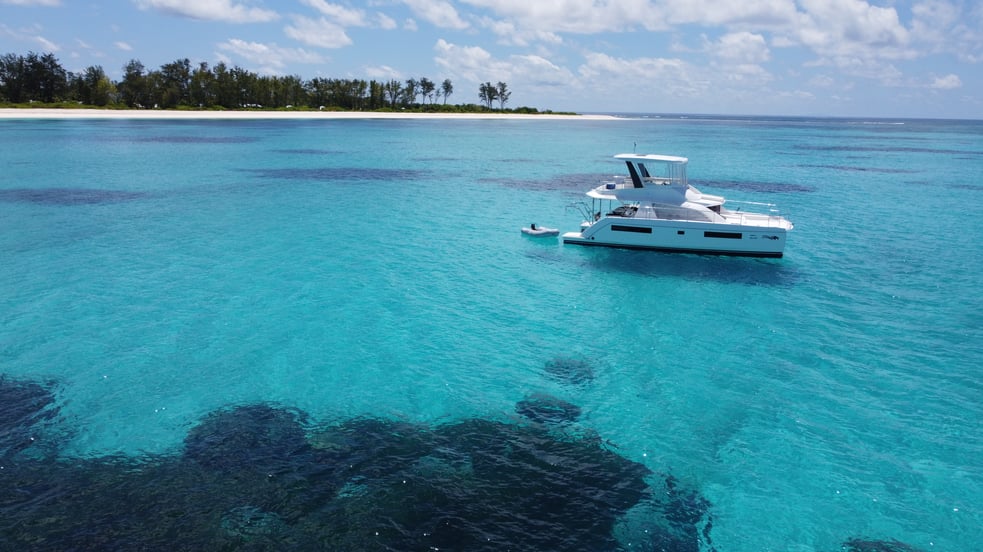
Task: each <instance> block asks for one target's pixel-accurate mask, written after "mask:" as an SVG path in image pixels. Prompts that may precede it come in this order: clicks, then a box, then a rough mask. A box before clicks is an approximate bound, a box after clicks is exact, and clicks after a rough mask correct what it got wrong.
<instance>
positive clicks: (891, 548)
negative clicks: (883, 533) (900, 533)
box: [843, 538, 918, 552]
mask: <svg viewBox="0 0 983 552" xmlns="http://www.w3.org/2000/svg"><path fill="white" fill-rule="evenodd" d="M843 550H844V551H845V552H918V549H917V548H915V547H913V546H911V545H908V544H905V543H903V542H901V541H897V540H894V539H891V540H876V539H865V538H853V539H849V540H847V541H846V542H844V543H843Z"/></svg>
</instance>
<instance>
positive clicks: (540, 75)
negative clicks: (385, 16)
mask: <svg viewBox="0 0 983 552" xmlns="http://www.w3.org/2000/svg"><path fill="white" fill-rule="evenodd" d="M434 50H435V51H436V52H437V56H436V57H435V58H434V61H435V62H436V63H437V65H439V66H441V67H443V68H444V70H445V71H446V72H447V74H449V75H451V76H453V77H456V78H461V79H463V80H465V81H469V82H471V83H480V82H498V81H503V82H507V83H508V84H509V86H510V87H511V88H512V89H513V90H518V89H528V88H532V87H544V86H545V87H552V86H569V85H571V84H573V83H574V82H575V81H576V78H575V76H574V75H573V74H572V73H571V72H570V71H569V70H567V69H566V68H563V67H559V66H557V65H555V64H554V63H552V62H551V61H549V60H548V59H546V58H544V57H542V56H537V55H512V56H509V57H508V58H507V59H496V58H495V57H494V56H492V55H491V54H490V53H489V52H488V51H487V50H485V49H484V48H481V47H478V46H458V45H456V44H451V43H449V42H447V41H446V40H444V39H439V40H438V41H437V43H436V44H435V45H434Z"/></svg>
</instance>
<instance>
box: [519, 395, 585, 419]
mask: <svg viewBox="0 0 983 552" xmlns="http://www.w3.org/2000/svg"><path fill="white" fill-rule="evenodd" d="M515 411H516V413H518V414H520V415H521V416H523V417H525V418H527V419H529V420H532V421H534V422H538V423H549V424H558V423H564V422H575V421H577V418H579V417H580V407H579V406H577V405H575V404H573V403H569V402H567V401H565V400H563V399H558V398H556V397H553V396H551V395H546V394H543V393H535V394H533V395H530V396H529V397H526V398H525V399H522V400H521V401H519V402H518V403H516V405H515Z"/></svg>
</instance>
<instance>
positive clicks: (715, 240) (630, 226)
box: [562, 218, 786, 258]
mask: <svg viewBox="0 0 983 552" xmlns="http://www.w3.org/2000/svg"><path fill="white" fill-rule="evenodd" d="M785 237H786V230H785V229H784V228H774V227H761V226H744V225H729V224H705V223H685V222H678V221H677V222H673V223H669V224H666V221H652V220H648V221H646V220H633V219H624V220H621V219H619V220H615V221H612V220H611V219H608V218H605V219H602V220H600V221H598V222H596V223H594V224H593V225H591V226H588V227H586V228H584V229H583V230H582V231H580V232H567V233H565V234H563V237H562V239H563V243H565V244H571V245H588V246H600V247H617V248H623V249H645V250H655V251H672V252H677V253H698V254H704V255H735V256H744V257H772V258H780V257H782V255H783V252H784V250H785Z"/></svg>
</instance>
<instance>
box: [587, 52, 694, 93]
mask: <svg viewBox="0 0 983 552" xmlns="http://www.w3.org/2000/svg"><path fill="white" fill-rule="evenodd" d="M584 59H585V61H584V64H583V65H581V66H580V68H579V69H578V72H579V73H580V76H581V77H583V78H584V79H586V80H588V81H590V82H594V83H603V86H608V85H609V84H610V83H612V82H653V83H656V82H657V83H659V87H658V89H657V90H658V91H659V92H660V93H663V94H666V95H671V96H678V97H686V96H694V95H700V94H702V93H703V92H704V91H705V90H707V88H708V87H709V83H708V82H707V81H706V80H705V79H703V78H701V77H700V76H699V73H701V71H699V70H697V68H696V67H694V66H692V65H690V64H689V63H687V62H685V61H683V60H681V59H678V58H633V59H623V58H616V57H613V56H609V55H607V54H603V53H598V52H593V53H588V54H587V55H585V56H584ZM644 88H646V87H640V89H639V91H640V93H641V92H642V89H644ZM619 90H621V91H623V90H624V88H619ZM649 93H650V92H649Z"/></svg>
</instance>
